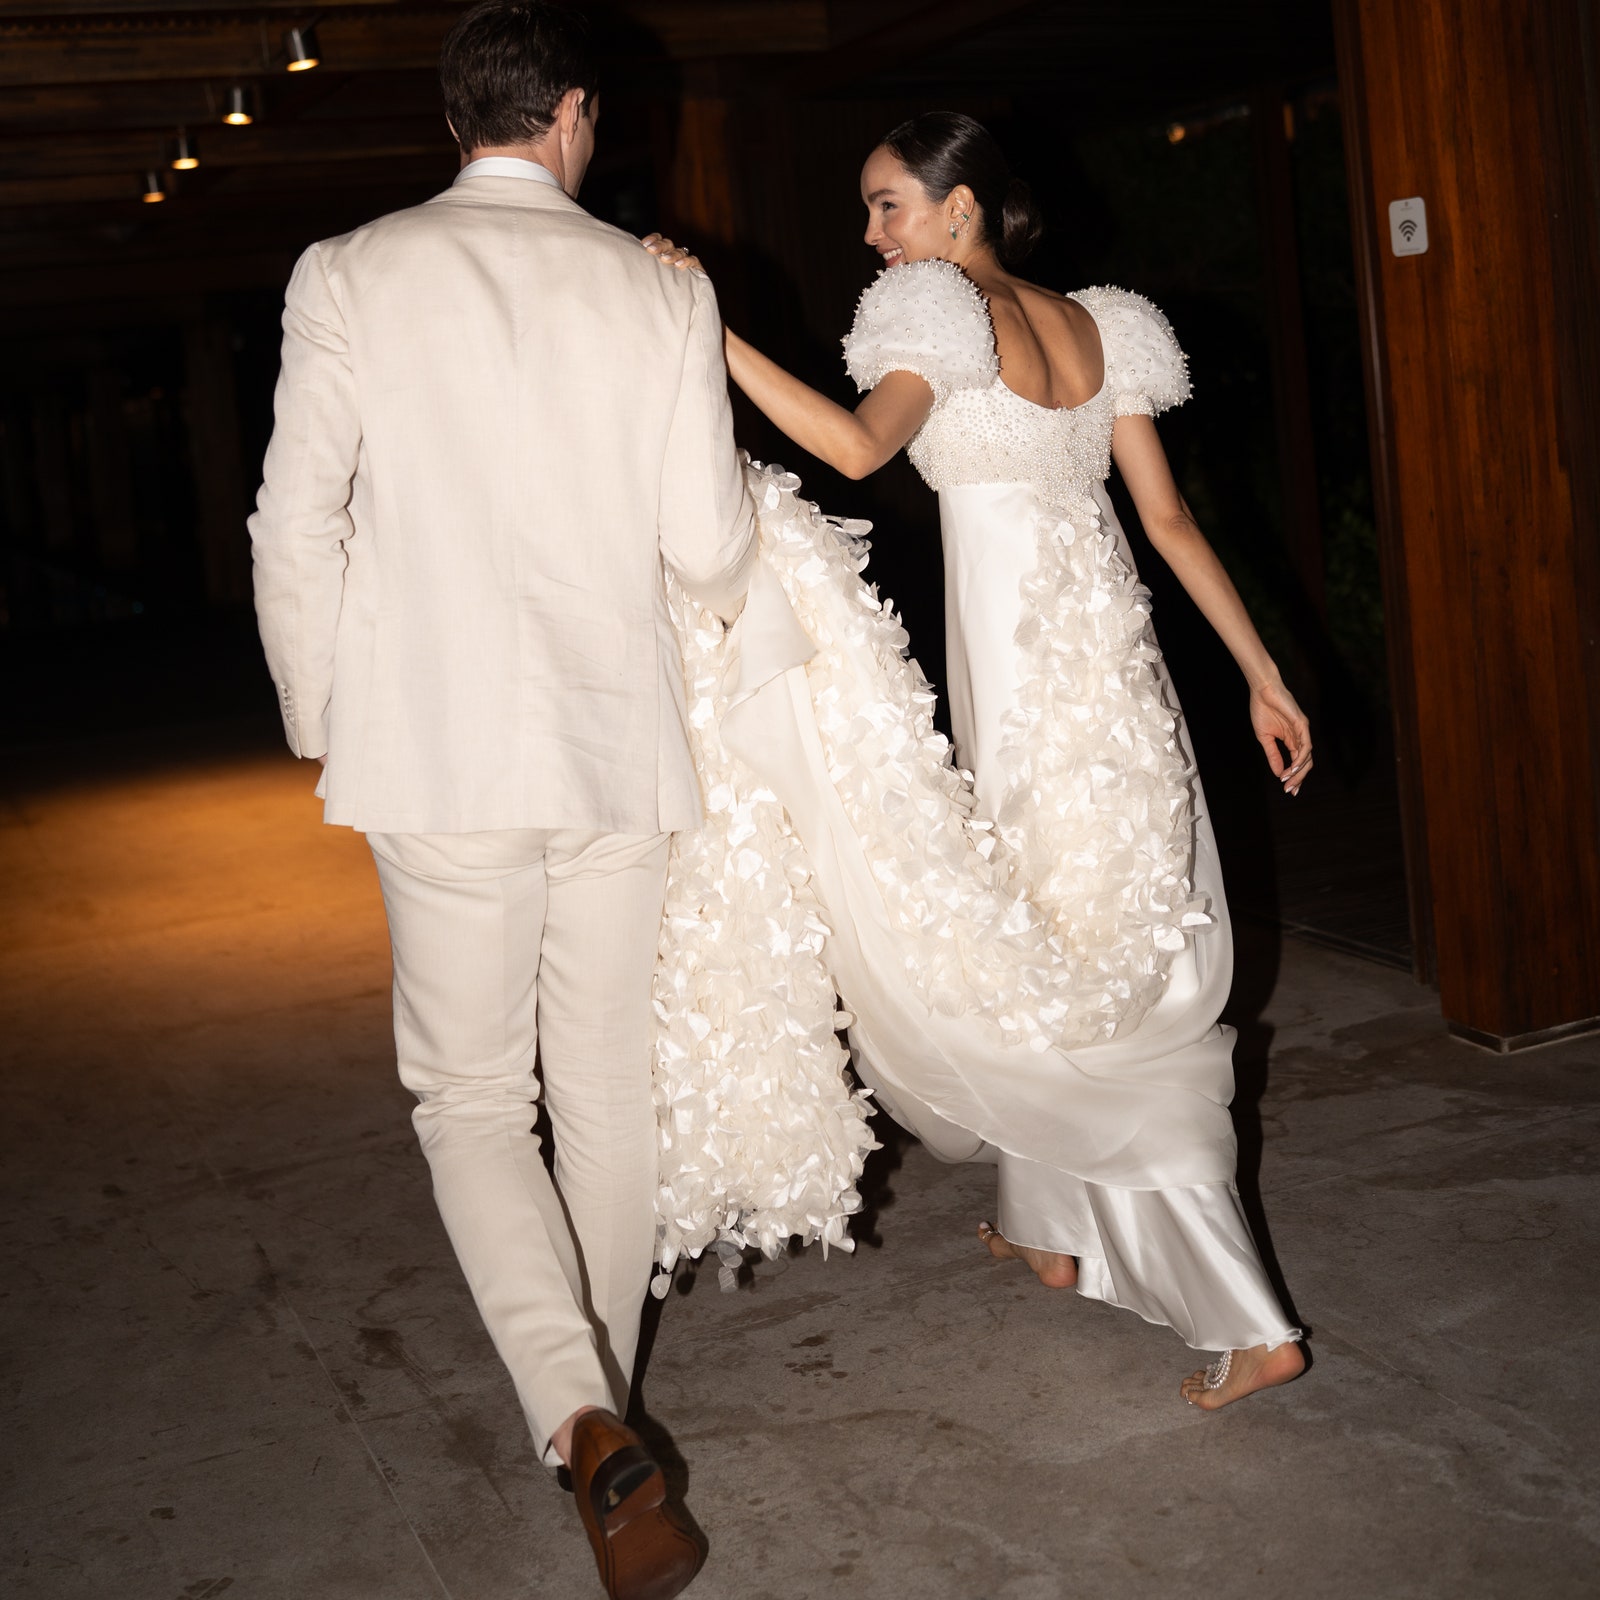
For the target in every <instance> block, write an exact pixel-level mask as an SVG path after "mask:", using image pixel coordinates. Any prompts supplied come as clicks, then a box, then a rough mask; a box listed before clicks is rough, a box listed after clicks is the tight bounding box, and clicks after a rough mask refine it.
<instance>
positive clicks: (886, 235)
mask: <svg viewBox="0 0 1600 1600" xmlns="http://www.w3.org/2000/svg"><path fill="white" fill-rule="evenodd" d="M861 198H862V200H863V201H864V202H865V203H866V207H867V232H866V240H867V243H868V244H869V245H870V246H871V247H872V248H873V249H874V250H876V251H877V252H878V254H879V255H880V256H882V257H883V264H884V266H886V267H897V266H899V265H900V264H901V262H903V261H927V260H930V259H932V260H948V259H949V258H950V257H951V254H952V248H951V247H952V245H953V244H954V241H953V240H952V239H951V237H950V222H951V216H952V215H954V214H955V211H956V210H957V209H959V208H955V207H952V205H951V201H952V199H953V198H954V196H953V195H947V196H946V197H945V198H944V199H943V200H934V199H933V198H931V197H930V196H929V194H928V192H927V190H926V189H924V188H923V187H922V185H921V184H920V183H918V182H917V180H916V179H915V178H913V177H912V176H911V174H910V173H909V172H907V171H906V169H905V168H904V167H903V166H901V164H900V161H899V159H898V157H896V156H895V155H894V154H893V153H892V152H891V151H889V150H886V149H885V148H884V147H883V146H882V145H879V146H878V148H877V149H876V150H874V151H873V152H872V154H871V155H870V156H868V157H867V164H866V166H864V167H863V168H862V169H861ZM947 213H948V214H947Z"/></svg>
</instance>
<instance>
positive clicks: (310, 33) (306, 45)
mask: <svg viewBox="0 0 1600 1600" xmlns="http://www.w3.org/2000/svg"><path fill="white" fill-rule="evenodd" d="M283 48H284V50H285V51H286V52H287V54H288V57H289V70H290V71H291V72H309V71H310V70H311V69H312V68H313V67H314V66H316V64H317V63H318V62H319V61H320V60H321V59H322V57H321V56H320V55H319V54H318V53H317V30H316V29H315V28H291V29H290V30H289V31H288V32H287V33H286V34H284V36H283Z"/></svg>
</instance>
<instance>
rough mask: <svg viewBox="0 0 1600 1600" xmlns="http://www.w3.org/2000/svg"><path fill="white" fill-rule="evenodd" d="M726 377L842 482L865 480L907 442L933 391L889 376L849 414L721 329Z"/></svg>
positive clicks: (910, 375)
mask: <svg viewBox="0 0 1600 1600" xmlns="http://www.w3.org/2000/svg"><path fill="white" fill-rule="evenodd" d="M723 344H724V348H725V349H726V350H727V353H728V376H729V377H731V378H732V379H733V381H734V382H735V383H736V384H738V385H739V387H740V388H741V389H743V390H744V392H745V393H746V394H747V395H748V396H749V397H750V400H751V402H752V403H753V404H754V405H755V407H756V409H757V410H758V411H760V412H761V413H762V415H763V416H765V417H766V418H767V420H768V421H769V422H772V423H774V424H776V425H777V426H778V427H779V428H781V429H782V430H783V431H784V432H785V433H786V434H788V436H789V437H790V438H791V439H793V440H794V442H795V443H796V444H797V445H799V446H800V448H801V449H802V450H809V451H810V452H811V454H812V455H814V456H817V457H819V458H820V459H822V460H823V461H826V462H827V463H828V465H829V466H830V467H832V468H833V469H834V470H835V471H836V472H842V473H843V474H844V475H845V477H847V478H865V477H867V476H868V475H869V474H870V473H874V472H876V471H877V470H878V468H879V467H881V466H883V464H884V463H885V462H887V461H891V460H893V458H894V457H895V456H896V455H897V454H898V453H899V452H900V451H901V450H903V449H905V447H906V446H907V445H908V444H909V443H910V442H911V438H912V435H913V434H915V433H916V431H917V429H918V428H920V427H921V426H922V424H923V423H924V422H926V421H927V420H928V413H929V412H930V411H932V410H933V390H932V389H930V388H929V387H928V384H927V382H926V380H925V379H922V378H919V377H918V376H917V375H916V373H914V372H889V373H885V374H884V376H883V378H882V379H880V380H879V383H878V386H877V388H875V389H874V390H872V392H871V393H870V394H868V396H867V397H866V399H865V400H863V401H862V402H861V404H860V405H859V406H857V407H856V409H855V410H854V411H849V410H847V409H846V408H845V407H844V406H841V405H839V404H837V403H836V402H834V401H832V400H830V399H829V398H828V397H827V396H826V395H825V394H819V393H818V392H817V391H816V390H815V389H813V388H812V387H811V386H810V384H807V383H802V382H801V381H800V380H799V379H798V378H797V377H795V375H794V374H793V373H792V372H787V371H785V370H784V368H782V367H780V366H779V365H778V363H777V362H776V361H774V360H772V359H771V358H770V357H769V356H764V355H762V353H761V352H760V351H759V350H757V349H756V347H755V346H754V345H752V344H751V343H749V342H748V341H747V340H745V339H741V338H740V337H739V335H738V334H736V333H735V332H734V331H733V329H732V328H727V329H725V330H724V334H723Z"/></svg>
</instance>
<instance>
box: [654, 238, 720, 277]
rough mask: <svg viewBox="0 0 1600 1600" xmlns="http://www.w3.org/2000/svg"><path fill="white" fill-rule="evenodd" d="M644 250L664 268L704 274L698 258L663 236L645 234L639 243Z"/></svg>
mask: <svg viewBox="0 0 1600 1600" xmlns="http://www.w3.org/2000/svg"><path fill="white" fill-rule="evenodd" d="M640 243H641V244H643V245H644V247H645V249H646V250H648V251H649V252H650V254H651V255H653V256H654V257H655V258H656V260H657V261H659V262H660V263H661V265H662V266H664V267H676V268H677V269H678V271H679V272H699V273H704V272H705V270H706V269H705V268H704V267H703V266H701V264H700V257H699V256H697V255H692V254H691V253H690V252H689V251H688V250H686V249H684V247H683V246H682V245H679V244H674V243H673V242H672V241H671V240H670V239H669V238H667V236H666V235H665V234H661V233H647V234H646V235H645V236H644V238H643V239H642V240H641V241H640Z"/></svg>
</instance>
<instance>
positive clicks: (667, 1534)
mask: <svg viewBox="0 0 1600 1600" xmlns="http://www.w3.org/2000/svg"><path fill="white" fill-rule="evenodd" d="M572 1491H573V1495H574V1497H575V1498H576V1499H577V1502H578V1514H579V1516H581V1517H582V1518H583V1525H584V1527H585V1528H586V1529H587V1530H588V1534H589V1543H590V1544H591V1545H592V1546H593V1547H594V1559H595V1564H596V1565H597V1566H598V1567H599V1568H600V1581H601V1582H602V1583H603V1584H605V1586H606V1593H607V1594H608V1595H610V1597H611V1600H672V1596H673V1595H676V1594H681V1593H682V1592H683V1590H684V1589H685V1588H686V1587H687V1586H688V1584H689V1582H690V1580H691V1579H692V1578H693V1577H694V1575H695V1573H697V1572H698V1571H699V1570H700V1562H701V1559H702V1555H703V1552H702V1551H701V1549H700V1543H699V1541H698V1540H697V1539H696V1538H695V1536H694V1534H693V1533H692V1532H690V1530H689V1527H688V1525H687V1524H686V1523H685V1522H684V1520H683V1518H682V1517H681V1516H680V1515H679V1514H678V1512H677V1511H676V1510H674V1509H673V1507H672V1506H670V1505H668V1504H667V1480H666V1479H665V1477H663V1476H662V1472H661V1467H660V1464H659V1463H658V1462H657V1461H656V1459H655V1457H654V1456H652V1455H651V1454H650V1452H649V1451H648V1450H647V1449H646V1448H645V1445H644V1441H643V1440H642V1439H641V1438H640V1437H639V1435H638V1434H636V1433H635V1432H634V1431H633V1429H632V1428H630V1427H627V1426H626V1425H625V1424H624V1423H622V1422H619V1421H618V1420H617V1418H616V1417H614V1416H612V1414H611V1413H610V1412H609V1411H586V1412H584V1414H583V1415H582V1416H581V1417H579V1418H578V1420H577V1422H576V1423H574V1424H573V1428H572Z"/></svg>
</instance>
